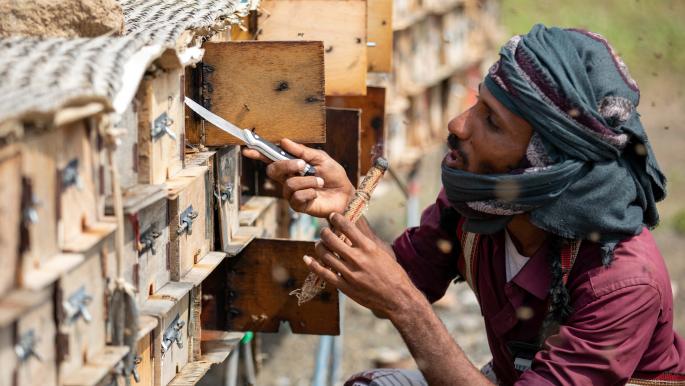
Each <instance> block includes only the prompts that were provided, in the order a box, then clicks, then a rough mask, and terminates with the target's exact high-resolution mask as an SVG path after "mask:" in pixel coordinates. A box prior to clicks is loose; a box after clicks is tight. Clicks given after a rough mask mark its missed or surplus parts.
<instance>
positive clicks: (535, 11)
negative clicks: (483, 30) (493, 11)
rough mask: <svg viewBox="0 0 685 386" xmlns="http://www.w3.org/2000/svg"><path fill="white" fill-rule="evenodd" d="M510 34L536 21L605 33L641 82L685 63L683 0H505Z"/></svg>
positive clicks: (504, 16)
mask: <svg viewBox="0 0 685 386" xmlns="http://www.w3.org/2000/svg"><path fill="white" fill-rule="evenodd" d="M501 20H502V22H503V24H504V26H505V28H506V29H507V35H513V34H523V33H526V32H528V31H529V30H530V27H531V26H532V25H534V24H535V23H542V24H545V25H547V26H559V27H579V28H583V29H588V30H590V31H593V32H597V33H600V34H602V35H604V36H605V37H606V38H607V39H608V40H609V42H611V44H612V45H613V46H614V49H615V50H616V51H617V52H618V53H619V54H620V55H621V57H622V58H623V60H624V61H625V62H626V63H627V64H628V67H629V68H630V70H631V72H632V74H633V76H634V77H635V78H636V79H637V80H638V82H639V83H643V82H647V83H650V80H651V79H653V78H656V77H659V76H661V75H666V76H668V77H669V78H670V77H672V76H673V75H674V74H679V75H678V76H679V77H680V78H683V77H684V76H683V75H684V71H683V69H685V1H683V0H604V1H597V0H571V1H559V0H502V2H501Z"/></svg>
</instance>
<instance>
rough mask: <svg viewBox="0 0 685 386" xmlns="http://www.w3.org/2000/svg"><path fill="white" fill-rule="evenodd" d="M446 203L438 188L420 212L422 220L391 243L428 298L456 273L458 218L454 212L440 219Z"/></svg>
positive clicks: (438, 293)
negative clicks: (433, 197)
mask: <svg viewBox="0 0 685 386" xmlns="http://www.w3.org/2000/svg"><path fill="white" fill-rule="evenodd" d="M449 205H450V204H449V201H448V200H447V196H446V195H445V192H444V190H441V191H440V194H439V195H438V198H437V200H436V201H435V203H434V204H432V205H431V206H429V207H428V208H426V210H424V212H423V214H422V215H421V224H420V225H419V226H418V227H415V228H409V229H407V230H405V231H404V233H402V235H400V236H399V237H398V238H397V239H396V240H395V241H394V242H393V245H392V248H393V250H394V251H395V256H396V257H397V261H398V262H399V263H400V265H401V266H402V267H403V268H404V269H405V271H407V273H408V274H409V277H410V278H411V280H412V282H413V283H414V285H415V286H416V287H417V288H418V289H419V290H421V291H422V292H423V293H424V294H425V295H426V297H427V298H428V300H429V301H430V302H434V301H436V300H438V299H440V298H441V297H442V296H443V295H444V294H445V291H446V290H447V287H448V286H449V284H450V281H451V280H452V279H454V278H455V277H456V276H457V258H458V256H459V251H460V246H459V242H458V240H457V236H456V228H457V222H458V221H459V218H458V215H457V214H456V212H454V218H449V219H445V218H442V221H441V217H443V210H444V209H446V208H448V207H449ZM446 221H447V222H449V224H446Z"/></svg>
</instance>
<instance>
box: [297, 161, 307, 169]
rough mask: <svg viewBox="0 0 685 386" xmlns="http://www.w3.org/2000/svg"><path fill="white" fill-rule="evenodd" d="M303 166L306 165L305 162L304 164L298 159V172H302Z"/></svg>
mask: <svg viewBox="0 0 685 386" xmlns="http://www.w3.org/2000/svg"><path fill="white" fill-rule="evenodd" d="M304 165H306V162H304V161H303V160H301V159H298V160H297V169H299V170H304Z"/></svg>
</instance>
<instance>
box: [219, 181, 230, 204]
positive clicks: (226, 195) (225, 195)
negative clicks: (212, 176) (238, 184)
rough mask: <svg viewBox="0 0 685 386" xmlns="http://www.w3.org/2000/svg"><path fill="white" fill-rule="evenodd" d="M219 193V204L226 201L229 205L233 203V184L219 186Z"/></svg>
mask: <svg viewBox="0 0 685 386" xmlns="http://www.w3.org/2000/svg"><path fill="white" fill-rule="evenodd" d="M219 193H220V196H219V197H218V198H219V199H220V200H221V202H226V200H228V202H229V203H231V204H232V203H233V183H232V182H229V183H227V184H226V185H219Z"/></svg>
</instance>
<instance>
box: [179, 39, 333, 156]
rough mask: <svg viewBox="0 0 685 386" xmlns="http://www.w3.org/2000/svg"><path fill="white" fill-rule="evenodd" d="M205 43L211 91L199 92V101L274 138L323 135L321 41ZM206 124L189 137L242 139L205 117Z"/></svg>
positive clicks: (210, 141) (222, 141)
mask: <svg viewBox="0 0 685 386" xmlns="http://www.w3.org/2000/svg"><path fill="white" fill-rule="evenodd" d="M204 48H205V55H204V57H203V64H202V65H203V66H205V67H206V66H210V67H211V68H213V69H214V70H213V71H212V72H211V73H208V72H206V74H207V77H208V79H207V80H206V81H203V82H204V83H207V82H208V83H210V84H211V86H210V87H211V89H212V92H211V93H209V92H207V93H206V94H203V95H202V98H203V99H205V100H206V102H202V103H204V104H205V105H210V106H209V107H210V109H211V110H212V111H213V112H214V113H216V114H218V115H219V116H221V117H222V118H224V119H226V120H228V121H230V122H232V123H233V124H235V125H236V126H238V127H241V128H247V129H251V130H252V131H254V132H255V133H257V134H259V135H260V136H262V137H263V138H266V139H267V140H269V141H273V142H277V141H280V140H281V138H283V137H287V138H291V139H293V140H296V141H298V142H304V143H313V142H323V141H324V140H325V135H326V134H325V116H324V89H323V85H324V63H323V46H322V44H321V42H255V41H251V42H227V43H206V44H205V45H204ZM200 71H202V70H200ZM210 74H211V75H210ZM197 126H199V127H200V128H201V126H202V125H196V127H197ZM204 130H205V131H204V135H199V136H198V135H189V138H202V137H204V138H205V142H204V144H205V145H207V146H222V145H228V144H240V141H239V140H236V139H235V138H234V137H233V136H231V135H229V134H227V133H225V132H224V131H222V130H220V129H218V128H216V127H215V126H213V125H212V124H210V123H208V122H205V123H204Z"/></svg>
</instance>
